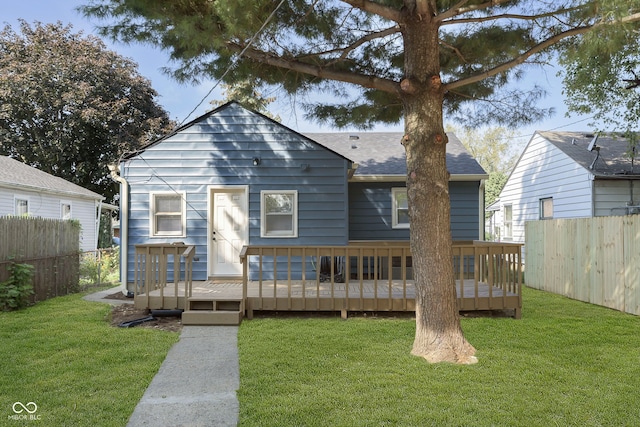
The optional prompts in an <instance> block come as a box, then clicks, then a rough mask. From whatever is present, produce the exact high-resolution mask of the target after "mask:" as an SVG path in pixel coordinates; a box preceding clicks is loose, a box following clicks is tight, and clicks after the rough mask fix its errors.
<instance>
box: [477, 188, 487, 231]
mask: <svg viewBox="0 0 640 427" xmlns="http://www.w3.org/2000/svg"><path fill="white" fill-rule="evenodd" d="M484 181H485V180H484V179H481V180H480V187H479V188H478V197H480V203H478V209H479V210H480V212H479V213H478V215H479V220H480V224H479V225H480V227H478V229H479V230H478V233H479V234H480V235H479V236H478V240H484V239H485V236H486V234H487V230H486V221H485V215H484V212H485V209H486V208H487V207H486V206H485V200H484Z"/></svg>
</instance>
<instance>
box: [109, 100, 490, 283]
mask: <svg viewBox="0 0 640 427" xmlns="http://www.w3.org/2000/svg"><path fill="white" fill-rule="evenodd" d="M401 137H402V134H400V133H366V132H363V133H357V134H349V133H318V134H306V135H303V134H300V133H298V132H295V131H293V130H291V129H289V128H287V127H285V126H283V125H281V124H279V123H277V122H275V121H273V120H271V119H270V118H268V117H266V116H264V115H262V114H259V113H257V112H255V111H251V110H248V109H246V108H244V107H242V106H241V105H240V104H239V103H237V102H230V103H227V104H225V105H223V106H221V107H219V108H217V109H215V110H213V111H211V112H209V113H207V114H204V115H203V116H201V117H198V118H197V119H195V120H193V121H192V122H190V123H188V124H186V125H184V126H182V127H181V128H179V129H177V130H176V131H174V132H173V133H171V134H170V135H167V136H166V137H164V138H162V139H159V140H157V141H155V142H153V143H151V144H149V145H147V146H146V147H144V148H143V149H141V150H140V151H138V152H136V153H133V154H131V155H129V156H127V157H125V158H124V159H123V160H122V162H121V163H120V164H119V165H118V173H119V175H116V176H114V178H115V179H117V180H118V181H119V182H120V183H121V196H122V197H121V200H122V203H121V207H120V208H121V229H122V246H123V265H124V266H126V268H125V269H123V282H124V283H123V284H126V285H127V286H128V287H129V289H131V284H132V283H133V281H134V276H135V274H136V266H135V263H134V258H135V250H136V249H135V248H136V246H137V245H138V246H139V245H152V244H155V243H157V244H170V243H177V242H179V244H184V245H186V246H192V247H194V248H195V257H194V258H193V266H192V279H193V280H194V281H207V280H213V279H230V278H241V277H242V274H243V264H242V263H241V261H240V254H241V251H242V250H243V248H244V247H246V246H269V247H280V246H282V247H288V248H291V247H312V246H313V247H318V246H345V245H348V244H351V243H353V242H366V241H389V242H398V241H408V239H409V218H408V212H407V193H406V188H405V182H406V163H405V155H404V148H403V147H402V146H401V144H400V140H401ZM447 167H448V169H449V172H450V173H451V180H450V183H449V189H450V198H451V211H452V212H451V213H452V214H451V232H452V236H451V237H452V239H453V240H460V241H472V240H479V239H482V238H483V225H484V205H483V200H484V194H483V192H484V186H483V182H484V180H485V179H486V178H488V175H487V174H486V172H485V171H484V170H483V169H482V167H481V166H480V165H479V164H478V162H477V161H476V160H475V159H474V158H473V157H472V156H471V155H470V154H469V153H468V152H467V151H466V150H465V148H464V147H463V145H462V144H461V143H460V141H459V140H458V139H457V138H456V137H455V135H452V134H449V143H448V145H447ZM260 262H261V263H262V262H263V261H260ZM267 264H268V262H267ZM267 264H264V265H262V264H261V266H260V274H261V275H262V274H264V275H265V277H266V276H269V275H271V276H272V275H273V272H271V273H270V272H269V267H268V265H267ZM312 268H313V267H309V268H307V267H305V268H304V269H303V268H302V267H301V266H297V267H296V266H293V267H292V266H291V265H289V266H288V268H285V269H280V270H278V272H277V273H276V275H277V276H278V277H280V276H281V275H289V277H293V278H294V279H296V278H299V276H300V275H301V274H302V273H301V271H307V273H308V272H309V271H310V270H311V269H312ZM256 271H257V266H255V265H251V264H250V265H249V266H248V273H249V275H250V276H252V275H253V276H252V277H253V278H254V279H255V276H256V274H257V273H256ZM291 275H292V276H291Z"/></svg>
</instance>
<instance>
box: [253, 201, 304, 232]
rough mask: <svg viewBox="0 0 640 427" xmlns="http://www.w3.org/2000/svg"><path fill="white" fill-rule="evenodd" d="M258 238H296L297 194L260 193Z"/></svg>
mask: <svg viewBox="0 0 640 427" xmlns="http://www.w3.org/2000/svg"><path fill="white" fill-rule="evenodd" d="M260 236H261V237H298V192H297V191H295V190H264V191H261V192H260Z"/></svg>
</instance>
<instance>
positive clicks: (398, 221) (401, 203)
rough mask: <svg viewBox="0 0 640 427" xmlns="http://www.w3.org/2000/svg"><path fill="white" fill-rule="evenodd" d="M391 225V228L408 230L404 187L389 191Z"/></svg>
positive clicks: (407, 204) (407, 209) (407, 210)
mask: <svg viewBox="0 0 640 427" xmlns="http://www.w3.org/2000/svg"><path fill="white" fill-rule="evenodd" d="M391 225H392V227H393V228H409V203H408V200H407V189H406V187H399V188H392V189H391Z"/></svg>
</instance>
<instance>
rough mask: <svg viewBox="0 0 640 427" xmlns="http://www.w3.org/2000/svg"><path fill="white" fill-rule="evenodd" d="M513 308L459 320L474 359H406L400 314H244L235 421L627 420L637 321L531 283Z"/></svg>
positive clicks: (638, 366) (634, 412) (409, 323)
mask: <svg viewBox="0 0 640 427" xmlns="http://www.w3.org/2000/svg"><path fill="white" fill-rule="evenodd" d="M523 305H524V309H523V315H522V319H521V320H514V319H510V318H465V319H463V320H462V326H463V329H464V331H465V335H466V336H467V338H468V339H469V341H470V342H471V343H472V344H473V345H474V346H475V347H476V348H477V350H478V352H477V356H478V358H479V359H480V361H479V363H478V364H477V365H472V366H456V365H449V364H436V365H429V364H428V363H426V362H425V361H423V360H422V359H419V358H416V357H413V356H411V355H410V354H409V351H410V349H411V345H412V342H413V334H414V328H415V322H414V321H413V320H410V319H393V318H383V317H378V318H361V317H355V318H350V319H349V320H347V321H342V320H340V319H339V318H329V319H328V318H288V317H281V318H277V317H276V318H255V319H254V320H251V321H244V322H243V323H242V325H241V327H240V333H239V348H240V371H241V372H240V374H241V386H240V390H239V399H240V420H241V425H243V426H329V425H330V426H514V425H517V426H555V425H561V426H603V425H606V426H613V425H616V426H618V425H620V426H621V425H637V424H638V423H639V422H640V393H638V379H639V378H640V318H638V317H635V316H631V315H627V314H623V313H619V312H616V311H613V310H609V309H606V308H601V307H597V306H593V305H589V304H585V303H581V302H577V301H572V300H569V299H566V298H563V297H560V296H556V295H552V294H548V293H544V292H540V291H535V290H531V289H525V290H524V303H523Z"/></svg>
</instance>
